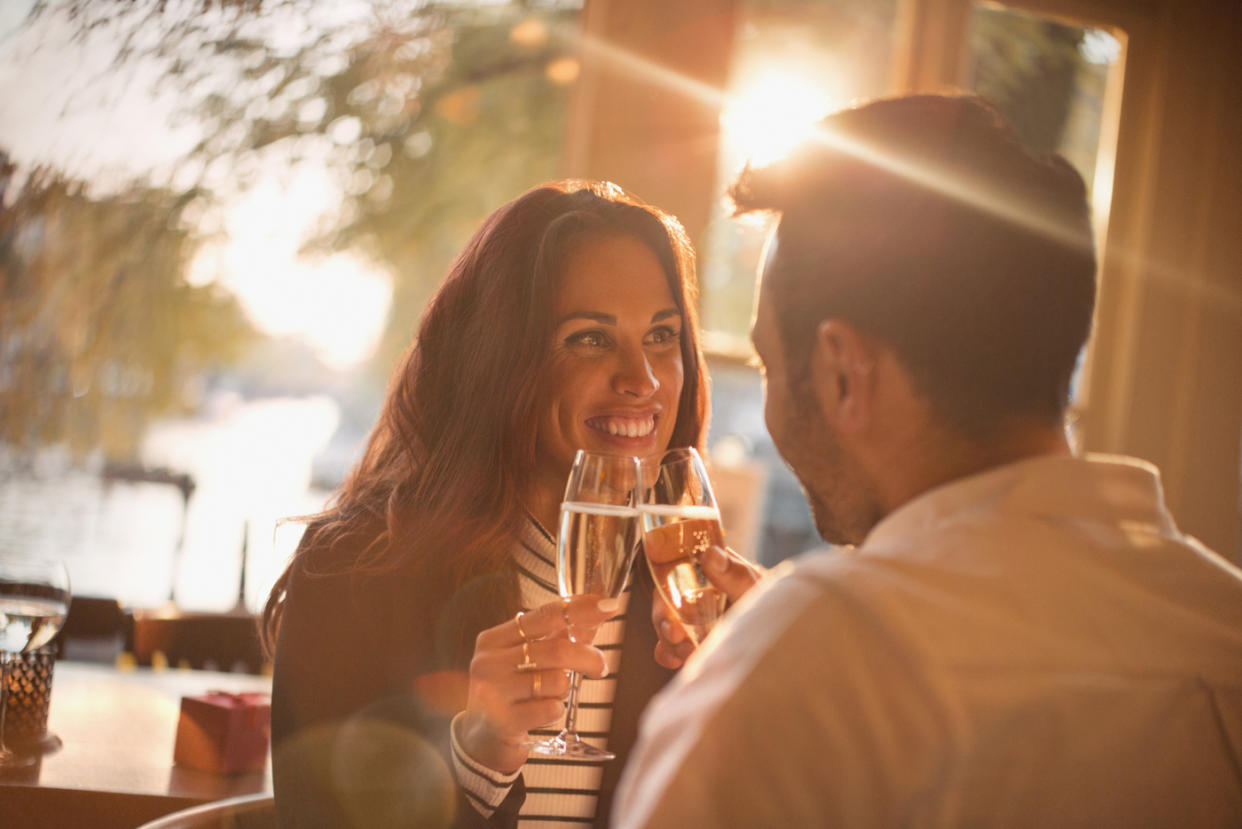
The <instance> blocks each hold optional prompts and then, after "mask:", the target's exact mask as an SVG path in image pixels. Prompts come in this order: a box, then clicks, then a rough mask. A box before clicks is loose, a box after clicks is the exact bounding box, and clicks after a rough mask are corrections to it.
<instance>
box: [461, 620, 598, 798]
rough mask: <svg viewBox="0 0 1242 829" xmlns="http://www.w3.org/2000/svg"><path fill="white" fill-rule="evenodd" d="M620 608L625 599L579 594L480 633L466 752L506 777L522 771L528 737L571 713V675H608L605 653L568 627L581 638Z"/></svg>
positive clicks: (464, 723)
mask: <svg viewBox="0 0 1242 829" xmlns="http://www.w3.org/2000/svg"><path fill="white" fill-rule="evenodd" d="M620 609H621V602H620V600H619V599H605V600H601V599H599V598H597V597H595V596H579V597H576V598H573V599H569V600H557V601H554V602H548V603H547V604H545V605H542V606H541V607H538V608H536V609H534V610H532V611H529V612H526V613H519V614H518V618H515V619H510V620H509V621H507V622H504V623H502V624H499V625H496V626H495V627H491V628H488V629H487V630H485V631H483V632H482V633H480V634H479V636H478V638H477V639H476V640H475V645H474V657H473V658H472V659H471V660H470V685H469V690H468V692H467V699H466V711H465V714H464V715H463V716H462V717H461V721H460V728H459V730H458V732H457V740H458V742H459V743H460V744H461V747H462V748H463V749H464V750H465V752H466V753H467V754H468V755H470V757H471V758H473V759H474V760H476V761H477V762H479V763H481V764H483V765H485V766H487V767H488V768H491V769H495V770H496V771H498V772H501V773H503V774H511V773H513V772H515V771H517V770H518V769H519V768H521V767H522V764H523V763H524V762H525V761H526V753H527V752H526V749H525V748H524V747H523V746H522V742H523V740H525V739H526V734H527V732H528V731H530V730H531V729H532V728H538V727H540V726H544V725H547V724H548V723H550V722H553V721H554V720H556V719H557V718H559V717H561V716H563V715H564V713H565V708H564V706H563V704H562V702H561V700H562V699H563V698H564V697H565V696H566V695H567V694H568V693H569V673H568V672H569V671H578V672H579V673H581V674H583V675H585V676H589V677H601V676H604V675H605V674H606V673H607V670H608V669H607V665H606V664H605V662H604V653H603V651H601V650H599V648H595V647H592V646H591V645H588V644H584V643H582V642H573V641H571V640H570V638H569V636H568V635H567V633H566V627H567V625H569V624H572V626H573V630H574V634H575V636H578V635H579V634H581V633H582V632H583V631H589V630H593V629H594V628H597V627H599V626H600V625H601V624H603V623H604V622H606V621H607V620H608V619H610V618H612V617H613V616H615V615H616V614H617V612H618V611H619V610H620ZM524 663H525V664H524Z"/></svg>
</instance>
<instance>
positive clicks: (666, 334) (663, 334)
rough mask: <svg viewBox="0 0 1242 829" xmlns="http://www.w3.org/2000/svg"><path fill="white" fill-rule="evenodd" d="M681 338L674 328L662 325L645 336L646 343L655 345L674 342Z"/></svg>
mask: <svg viewBox="0 0 1242 829" xmlns="http://www.w3.org/2000/svg"><path fill="white" fill-rule="evenodd" d="M680 336H681V332H680V331H678V330H677V329H675V328H670V327H668V326H666V325H662V326H660V327H659V328H657V329H655V330H654V331H652V332H651V333H650V334H648V335H647V341H648V342H651V343H655V344H657V345H659V344H661V343H670V342H676V341H677V339H678V338H679V337H680Z"/></svg>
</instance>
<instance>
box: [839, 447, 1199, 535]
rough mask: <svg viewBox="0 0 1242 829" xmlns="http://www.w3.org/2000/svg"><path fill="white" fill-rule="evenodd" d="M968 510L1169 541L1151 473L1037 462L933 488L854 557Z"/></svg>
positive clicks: (1145, 467)
mask: <svg viewBox="0 0 1242 829" xmlns="http://www.w3.org/2000/svg"><path fill="white" fill-rule="evenodd" d="M976 510H987V511H988V512H989V513H997V512H1005V513H1009V514H1023V515H1027V516H1057V517H1058V518H1066V517H1075V516H1081V517H1083V518H1090V519H1093V520H1100V519H1105V520H1109V521H1112V522H1114V523H1117V524H1127V525H1135V524H1142V525H1148V526H1151V527H1153V528H1155V529H1156V530H1157V531H1158V532H1159V533H1160V534H1161V535H1170V536H1171V535H1177V527H1176V525H1175V524H1174V522H1173V518H1172V516H1171V515H1169V512H1168V510H1167V509H1166V508H1165V505H1164V496H1163V493H1162V490H1161V485H1160V472H1159V470H1158V469H1156V467H1155V466H1153V465H1151V464H1149V463H1147V462H1146V461H1141V460H1138V459H1136V458H1126V457H1119V456H1107V455H1089V456H1087V457H1085V458H1081V457H1072V456H1069V455H1040V456H1036V457H1032V458H1026V459H1024V460H1020V461H1016V462H1014V463H1009V464H1005V465H1003V466H998V467H994V468H992V469H988V470H985V471H983V472H979V473H977V474H974V475H969V476H967V477H965V478H959V479H957V480H954V481H950V482H948V483H945V484H941V485H940V486H937V487H933V488H932V489H930V490H928V491H926V492H924V493H922V494H921V495H918V496H916V497H915V498H913V499H911V500H910V501H908V502H906V503H905V504H903V505H902V506H900V507H898V508H897V509H896V510H894V511H893V512H891V513H889V514H888V515H887V516H885V517H884V518H883V519H882V520H881V521H880V523H878V524H876V526H875V527H874V528H873V529H872V530H871V532H870V533H869V534H868V535H867V538H866V540H865V541H864V542H863V544H862V546H861V548H860V550H861V551H866V550H867V549H868V548H874V547H881V546H884V545H886V544H888V543H889V542H899V543H908V540H909V539H910V538H911V537H918V535H919V534H921V533H923V532H927V531H929V530H930V529H932V528H933V527H935V526H936V525H939V524H941V523H943V522H944V521H945V520H947V519H949V518H950V517H955V516H962V515H965V514H967V513H969V512H972V511H976Z"/></svg>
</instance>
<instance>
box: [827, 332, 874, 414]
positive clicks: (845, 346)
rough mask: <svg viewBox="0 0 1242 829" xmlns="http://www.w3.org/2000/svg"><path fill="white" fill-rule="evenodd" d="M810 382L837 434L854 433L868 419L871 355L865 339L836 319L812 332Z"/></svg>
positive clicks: (871, 367) (872, 365)
mask: <svg viewBox="0 0 1242 829" xmlns="http://www.w3.org/2000/svg"><path fill="white" fill-rule="evenodd" d="M811 380H812V383H813V386H814V389H815V395H816V397H817V398H818V402H819V406H820V409H821V411H823V413H824V416H825V417H826V418H827V419H828V420H830V421H832V422H833V424H834V425H835V426H836V427H837V428H838V429H840V430H842V431H846V432H854V431H858V430H860V429H862V428H863V427H865V426H866V425H867V423H868V422H869V420H870V418H871V403H872V393H873V391H874V385H875V384H874V380H875V353H874V348H873V347H872V345H871V343H870V341H869V340H868V338H867V337H866V336H865V335H864V334H863V333H862V332H860V331H859V330H858V329H857V328H855V327H854V326H852V325H850V324H849V323H847V322H844V321H842V320H838V319H829V320H824V321H823V322H821V323H820V324H819V327H818V328H817V329H816V331H815V344H814V347H813V351H812V354H811Z"/></svg>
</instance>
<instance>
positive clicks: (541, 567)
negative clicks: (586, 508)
mask: <svg viewBox="0 0 1242 829" xmlns="http://www.w3.org/2000/svg"><path fill="white" fill-rule="evenodd" d="M518 542H519V543H518V545H517V547H516V549H515V550H514V556H513V557H514V563H515V564H516V565H517V568H518V576H519V578H518V581H519V585H520V589H521V604H522V609H523V610H531V609H533V608H536V607H538V606H540V605H542V604H546V603H548V602H550V601H554V600H556V599H559V598H560V593H558V592H557V589H556V543H555V541H554V539H553V538H552V537H551V536H550V535H549V534H548V533H547V532H545V531H544V530H543V528H542V527H540V526H539V525H538V524H536V523H535V522H534V521H528V522H526V523H525V524H523V526H522V530H521V532H520V533H519V538H518ZM628 600H629V593H628V591H627V592H626V595H625V597H624V598H623V600H622V601H623V602H624V603H627V604H628ZM623 606H624V605H623ZM624 635H625V613H624V612H622V613H620V614H618V615H617V616H615V617H613V618H612V619H610V620H609V621H607V622H605V623H604V624H603V625H602V626H601V627H600V629H599V633H598V634H597V635H596V637H595V641H594V643H593V644H594V645H595V646H596V647H597V648H599V649H600V650H602V651H603V652H604V656H605V657H606V659H607V661H608V676H606V677H604V678H603V679H591V678H589V677H584V678H583V680H582V687H581V689H580V691H579V694H578V734H579V735H580V736H581V737H582V738H583V739H585V740H586V741H587V742H589V743H591V744H592V745H596V746H599V747H600V748H607V746H608V730H609V727H610V725H611V723H612V705H613V700H614V698H615V697H616V693H617V678H618V676H619V675H620V668H621V640H622V638H623V637H624ZM560 726H561V723H559V722H558V723H555V724H554V727H549V728H547V729H541V730H537V731H532V732H531V736H532V737H535V738H543V737H549V736H552V735H555V734H557V733H559V732H560ZM453 735H454V736H453V765H454V770H455V772H456V774H457V782H458V785H460V786H461V787H462V789H463V790H464V791H465V792H466V794H467V795H468V796H469V799H470V802H471V804H473V805H474V807H475V808H476V809H478V811H479V812H480V813H481V814H483V815H484V816H486V817H491V815H492V813H493V812H494V811H495V809H496V807H497V806H499V805H500V803H501V801H503V800H504V799H505V796H506V795H508V793H509V789H510V787H511V786H512V785H513V782H514V781H515V780H517V776H518V773H514V774H511V775H502V774H498V773H497V772H495V771H492V770H491V769H488V768H486V767H484V766H481V765H479V764H478V763H476V762H474V761H473V760H472V759H471V758H470V757H468V756H467V755H466V754H465V752H464V751H462V749H461V746H460V745H458V743H457V738H456V729H453ZM520 773H524V774H525V777H526V801H525V803H524V804H523V806H522V809H521V812H520V813H519V815H518V825H519V826H521V827H522V829H538V827H556V829H566V827H575V826H580V827H589V826H590V825H591V822H592V821H593V820H594V818H595V806H596V802H597V801H598V799H599V786H600V779H601V777H602V776H603V773H604V767H603V765H602V764H600V763H591V762H582V761H579V760H567V759H563V758H559V757H532V758H530V759H529V760H527V761H526V765H525V767H524V768H523V769H522V772H520Z"/></svg>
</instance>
